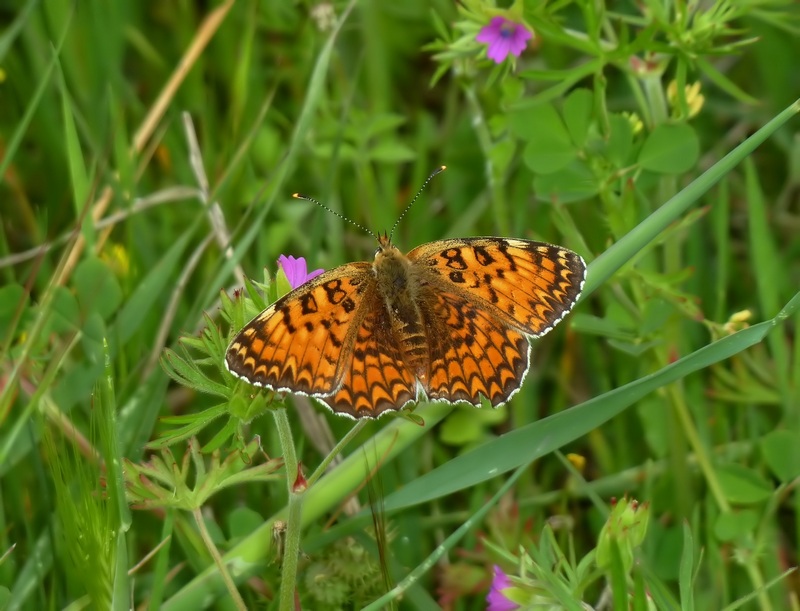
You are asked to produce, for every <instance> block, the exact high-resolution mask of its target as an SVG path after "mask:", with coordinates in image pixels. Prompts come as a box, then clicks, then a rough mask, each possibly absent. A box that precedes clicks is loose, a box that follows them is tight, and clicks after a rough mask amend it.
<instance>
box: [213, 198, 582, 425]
mask: <svg viewBox="0 0 800 611" xmlns="http://www.w3.org/2000/svg"><path fill="white" fill-rule="evenodd" d="M415 199H416V198H415ZM312 201H313V200H312ZM412 203H413V202H412ZM585 275H586V264H585V263H584V261H583V259H582V258H581V257H580V256H579V255H577V254H576V253H574V252H572V251H570V250H567V249H566V248H562V247H561V246H554V245H552V244H546V243H543V242H531V241H527V240H519V239H509V238H494V237H484V238H461V239H450V240H439V241H436V242H430V243H428V244H423V245H422V246H418V247H416V248H415V249H413V250H412V251H411V252H409V253H408V254H406V255H404V254H403V253H402V252H400V250H398V249H397V248H396V247H395V246H394V245H393V244H392V242H391V238H390V237H389V236H387V235H386V234H384V235H383V236H381V237H378V249H377V250H376V253H375V259H374V261H373V262H372V263H368V262H358V263H348V264H346V265H342V266H341V267H337V268H335V269H332V270H330V271H327V272H325V273H323V274H322V275H320V276H317V277H316V278H314V279H312V280H310V281H308V282H306V283H305V284H303V285H301V286H299V287H298V288H296V289H295V290H293V291H292V292H290V293H288V294H287V295H285V296H284V297H282V298H281V299H279V300H277V301H276V302H275V303H273V304H272V305H271V306H269V307H268V308H267V309H266V310H264V311H263V312H261V313H260V314H259V315H258V316H256V317H255V318H254V319H253V320H251V321H250V322H249V323H248V324H247V325H245V327H244V328H243V329H242V330H241V331H240V332H239V333H238V335H236V337H234V339H233V341H232V342H231V343H230V346H229V347H228V349H227V352H226V357H225V364H226V366H227V368H228V370H229V371H230V372H231V373H232V374H234V375H235V376H237V377H239V378H241V379H243V380H246V381H247V382H249V383H250V384H254V385H256V386H263V387H266V388H270V389H272V390H274V391H277V392H292V393H299V394H304V395H309V396H312V397H315V398H317V399H319V400H321V401H322V402H323V403H324V404H326V405H327V406H328V407H330V409H331V410H333V411H334V412H335V413H337V414H340V415H344V416H349V417H352V418H376V417H378V416H380V415H381V414H384V413H386V412H389V411H393V410H400V409H402V408H403V407H405V406H406V405H408V404H410V403H412V402H414V401H416V400H417V399H418V398H427V399H429V400H435V401H449V402H453V403H455V402H466V403H470V404H472V405H475V406H479V405H480V404H481V397H485V398H486V400H488V401H489V402H490V403H491V404H492V405H493V406H499V405H501V404H503V403H505V402H506V401H508V400H509V399H510V398H511V397H512V396H513V395H514V393H516V392H517V391H518V390H519V388H520V386H521V385H522V382H523V379H524V378H525V374H526V373H527V371H528V367H529V364H530V350H531V345H530V342H529V338H535V337H541V336H542V335H544V334H545V333H547V332H548V331H550V330H551V329H552V328H553V327H554V326H555V325H556V324H558V323H559V322H560V321H561V320H562V319H563V318H564V316H565V315H566V314H567V313H568V312H569V311H570V310H571V309H572V306H573V305H574V304H575V302H576V301H577V299H578V297H579V296H580V293H581V289H582V288H583V283H584V278H585Z"/></svg>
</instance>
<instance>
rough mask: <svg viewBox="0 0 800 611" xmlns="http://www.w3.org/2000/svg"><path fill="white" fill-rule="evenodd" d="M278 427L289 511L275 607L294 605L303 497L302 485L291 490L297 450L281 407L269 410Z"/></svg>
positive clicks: (283, 610)
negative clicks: (278, 599)
mask: <svg viewBox="0 0 800 611" xmlns="http://www.w3.org/2000/svg"><path fill="white" fill-rule="evenodd" d="M272 414H273V416H274V417H275V424H276V426H277V429H278V438H279V439H280V443H281V450H282V451H283V463H284V465H285V467H286V486H287V489H288V492H289V515H288V517H287V521H286V541H285V545H284V552H283V568H282V570H281V593H280V604H279V607H278V608H279V609H280V610H281V611H292V610H293V609H294V590H295V583H296V582H297V559H298V557H299V555H300V531H301V530H302V527H303V523H302V517H303V497H304V496H305V489H302V490H299V491H295V488H294V484H295V481H296V480H297V475H298V462H297V454H296V453H295V449H294V439H293V438H292V429H291V427H290V426H289V417H288V416H287V415H286V410H285V409H276V410H274V411H273V412H272Z"/></svg>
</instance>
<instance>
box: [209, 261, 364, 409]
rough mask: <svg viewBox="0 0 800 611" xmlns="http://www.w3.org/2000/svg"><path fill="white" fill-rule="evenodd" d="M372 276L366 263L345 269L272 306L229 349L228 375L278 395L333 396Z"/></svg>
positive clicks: (301, 287) (240, 334)
mask: <svg viewBox="0 0 800 611" xmlns="http://www.w3.org/2000/svg"><path fill="white" fill-rule="evenodd" d="M371 270H372V267H371V265H370V264H369V263H350V264H348V265H343V266H341V267H337V268H336V269H333V270H330V271H328V272H325V273H323V274H321V275H320V276H317V277H316V278H314V279H313V280H310V281H309V282H307V283H305V284H303V285H301V286H299V287H298V288H297V289H295V290H294V291H292V292H291V293H289V294H287V295H285V296H284V297H282V298H281V299H279V300H278V301H276V302H275V303H274V304H272V305H271V306H269V307H268V308H267V309H266V310H264V311H263V312H261V314H259V315H258V316H256V317H255V318H254V319H253V320H251V321H250V322H249V323H248V324H247V325H245V327H244V328H243V329H242V330H241V331H240V332H239V334H238V335H237V336H236V337H235V338H234V339H233V341H232V342H231V344H230V346H228V350H227V352H226V356H225V365H226V366H227V368H228V370H229V371H230V372H231V373H232V374H234V375H235V376H237V377H240V378H242V379H244V380H246V381H248V382H250V383H251V384H255V385H257V386H265V387H268V388H271V389H273V390H277V391H291V392H301V393H305V394H308V395H317V396H320V395H328V394H331V393H333V392H334V391H335V390H336V389H337V388H338V387H339V386H340V385H341V381H342V378H343V376H344V371H345V369H346V366H347V365H348V363H347V358H348V356H347V355H350V356H349V358H352V351H351V349H350V346H352V345H353V343H354V342H355V340H356V331H357V330H358V328H359V325H360V323H361V321H362V320H363V319H364V318H365V315H366V311H365V305H368V304H369V303H371V298H370V295H374V293H375V280H374V277H373V274H372V271H371Z"/></svg>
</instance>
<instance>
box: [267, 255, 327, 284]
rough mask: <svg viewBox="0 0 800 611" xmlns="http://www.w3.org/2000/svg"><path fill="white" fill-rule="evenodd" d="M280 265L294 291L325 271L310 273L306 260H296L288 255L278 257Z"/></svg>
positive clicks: (318, 270)
mask: <svg viewBox="0 0 800 611" xmlns="http://www.w3.org/2000/svg"><path fill="white" fill-rule="evenodd" d="M278 265H280V266H281V269H283V273H284V274H286V279H287V280H288V281H289V286H291V287H292V288H293V289H296V288H297V287H298V286H300V285H301V284H304V283H306V282H308V281H309V280H311V279H312V278H316V277H317V276H319V275H320V274H321V273H322V272H323V271H325V270H322V269H315V270H314V271H313V272H308V265H307V264H306V260H305V259H304V258H303V257H298V258H297V259H295V258H294V257H293V256H291V255H289V256H288V257H287V256H286V255H281V256H280V257H278Z"/></svg>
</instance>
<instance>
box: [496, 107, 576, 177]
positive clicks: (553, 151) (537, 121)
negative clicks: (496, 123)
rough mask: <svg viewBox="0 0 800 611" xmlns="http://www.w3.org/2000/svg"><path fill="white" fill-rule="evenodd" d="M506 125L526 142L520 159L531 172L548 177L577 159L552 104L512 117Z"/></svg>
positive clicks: (573, 147)
mask: <svg viewBox="0 0 800 611" xmlns="http://www.w3.org/2000/svg"><path fill="white" fill-rule="evenodd" d="M509 126H510V127H511V128H512V129H513V130H515V131H516V132H517V134H518V135H519V136H520V137H521V138H522V139H523V140H527V141H528V144H527V146H526V147H525V153H524V156H523V159H524V161H525V165H527V166H528V167H529V168H530V169H531V170H532V171H533V172H537V173H540V174H551V173H553V172H556V171H558V170H560V169H562V168H564V167H566V166H567V165H569V163H570V162H572V161H573V160H574V159H575V158H576V157H577V154H578V151H577V149H576V148H575V145H574V144H572V139H571V138H570V135H569V132H568V131H567V128H566V126H565V125H564V122H563V121H562V119H561V117H560V116H559V114H558V112H556V109H555V108H554V107H553V106H552V105H551V104H543V105H541V106H536V107H534V108H530V109H528V110H527V111H525V112H523V113H519V114H518V115H517V116H515V117H512V118H511V120H510V122H509Z"/></svg>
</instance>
